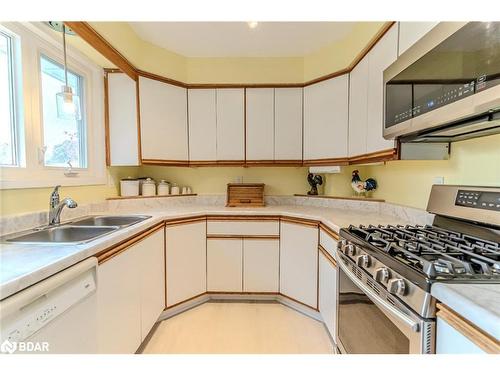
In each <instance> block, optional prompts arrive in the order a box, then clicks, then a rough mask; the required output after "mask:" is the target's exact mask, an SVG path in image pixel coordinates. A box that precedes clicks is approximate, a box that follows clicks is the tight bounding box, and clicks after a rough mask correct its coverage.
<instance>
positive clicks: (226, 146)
mask: <svg viewBox="0 0 500 375" xmlns="http://www.w3.org/2000/svg"><path fill="white" fill-rule="evenodd" d="M216 97H217V99H216V100H217V160H219V161H244V160H245V92H244V89H216Z"/></svg>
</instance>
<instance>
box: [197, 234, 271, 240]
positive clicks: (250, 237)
mask: <svg viewBox="0 0 500 375" xmlns="http://www.w3.org/2000/svg"><path fill="white" fill-rule="evenodd" d="M234 239H241V240H279V239H280V236H279V235H273V234H241V235H240V234H207V240H234Z"/></svg>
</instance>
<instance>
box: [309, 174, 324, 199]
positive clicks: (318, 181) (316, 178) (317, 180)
mask: <svg viewBox="0 0 500 375" xmlns="http://www.w3.org/2000/svg"><path fill="white" fill-rule="evenodd" d="M307 182H309V185H311V190H309V191H308V192H307V195H318V185H323V177H321V176H320V175H319V174H317V175H314V174H312V173H309V174H308V175H307Z"/></svg>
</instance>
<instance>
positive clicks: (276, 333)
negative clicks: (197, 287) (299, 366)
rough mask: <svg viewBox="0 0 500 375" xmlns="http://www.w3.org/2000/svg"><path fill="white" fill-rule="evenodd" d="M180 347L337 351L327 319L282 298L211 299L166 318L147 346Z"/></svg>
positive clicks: (153, 350)
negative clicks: (297, 308)
mask: <svg viewBox="0 0 500 375" xmlns="http://www.w3.org/2000/svg"><path fill="white" fill-rule="evenodd" d="M143 353H148V354H169V353H172V354H174V353H175V354H181V353H191V354H197V353H200V354H202V353H214V354H215V353H220V354H230V353H245V354H246V353H249V354H252V353H262V354H265V353H276V354H300V353H308V354H312V353H333V346H332V343H331V341H330V338H329V336H328V333H327V332H326V329H325V327H324V325H323V324H322V323H320V322H318V321H316V320H314V319H311V318H309V317H307V316H305V315H303V314H300V313H298V312H297V311H295V310H292V309H290V308H288V307H286V306H283V305H281V304H279V303H244V302H224V303H221V302H209V303H205V304H203V305H201V306H198V307H195V308H193V309H191V310H188V311H186V312H184V313H182V314H179V315H177V316H174V317H172V318H170V319H167V320H164V321H162V322H161V323H160V324H159V326H158V327H157V329H156V331H155V333H154V334H153V336H152V337H151V339H150V341H149V342H148V343H147V345H146V347H145V348H144V350H143Z"/></svg>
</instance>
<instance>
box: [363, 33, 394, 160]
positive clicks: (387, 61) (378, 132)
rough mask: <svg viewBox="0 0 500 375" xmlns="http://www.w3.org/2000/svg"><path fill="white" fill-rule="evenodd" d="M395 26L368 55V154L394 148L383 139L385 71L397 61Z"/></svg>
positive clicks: (389, 142) (389, 141)
mask: <svg viewBox="0 0 500 375" xmlns="http://www.w3.org/2000/svg"><path fill="white" fill-rule="evenodd" d="M396 26H397V25H394V26H393V27H391V29H390V30H389V31H388V32H387V33H386V34H385V35H384V36H383V37H382V39H380V40H379V42H378V43H377V44H376V45H375V46H374V47H373V49H372V50H371V51H370V52H369V54H368V55H367V57H368V60H369V62H370V67H369V79H368V123H367V129H366V152H367V153H371V152H375V151H382V150H387V149H390V148H394V141H391V140H386V139H384V137H383V127H384V70H385V69H387V68H388V67H389V65H391V64H392V63H393V62H394V61H396V59H397V51H398V29H397V27H396ZM365 59H366V57H365Z"/></svg>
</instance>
